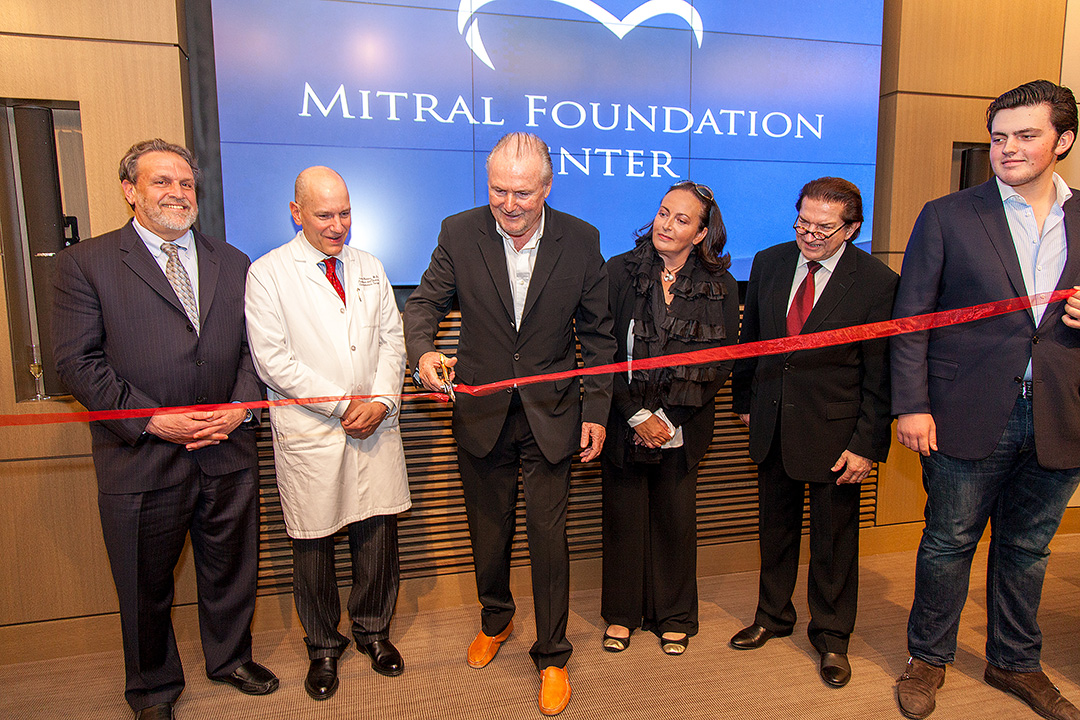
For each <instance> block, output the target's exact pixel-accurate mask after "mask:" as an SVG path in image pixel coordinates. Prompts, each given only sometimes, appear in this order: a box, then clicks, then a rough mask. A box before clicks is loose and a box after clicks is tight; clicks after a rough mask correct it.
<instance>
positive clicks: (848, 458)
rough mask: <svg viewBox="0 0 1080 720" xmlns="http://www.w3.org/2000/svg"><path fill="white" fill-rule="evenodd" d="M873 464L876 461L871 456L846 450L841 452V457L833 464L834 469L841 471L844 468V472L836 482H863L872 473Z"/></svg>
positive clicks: (844, 483)
mask: <svg viewBox="0 0 1080 720" xmlns="http://www.w3.org/2000/svg"><path fill="white" fill-rule="evenodd" d="M873 466H874V463H873V462H871V461H870V459H869V458H864V457H863V456H862V455H856V454H855V453H853V452H851V451H850V450H845V451H844V452H842V453H840V459H839V460H837V461H836V464H835V465H833V466H832V471H833V472H840V471H841V470H843V471H844V474H843V475H841V476H840V477H838V478H837V479H836V484H837V485H846V484H848V483H861V482H862V481H863V480H865V479H866V476H867V475H869V474H870V468H872V467H873Z"/></svg>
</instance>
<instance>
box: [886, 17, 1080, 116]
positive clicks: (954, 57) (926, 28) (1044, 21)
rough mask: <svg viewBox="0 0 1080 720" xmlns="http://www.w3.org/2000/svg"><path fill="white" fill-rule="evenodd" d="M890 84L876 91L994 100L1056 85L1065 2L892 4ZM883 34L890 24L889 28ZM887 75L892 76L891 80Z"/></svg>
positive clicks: (1059, 63)
mask: <svg viewBox="0 0 1080 720" xmlns="http://www.w3.org/2000/svg"><path fill="white" fill-rule="evenodd" d="M886 5H887V6H889V7H888V9H887V11H886V18H887V19H889V18H890V15H892V16H893V18H892V22H893V23H895V22H897V20H896V17H895V16H896V14H897V13H899V19H898V23H899V27H898V28H895V29H892V32H893V37H894V38H895V39H897V40H898V41H899V47H898V48H897V50H896V57H897V61H898V62H897V67H896V69H895V71H894V72H895V78H896V84H895V87H890V88H889V89H888V90H886V88H885V86H884V85H883V87H882V92H891V91H893V90H897V91H899V92H911V93H935V94H941V95H967V96H978V97H987V98H994V97H997V96H998V95H1000V94H1001V93H1002V92H1004V91H1005V90H1008V89H1009V88H1011V87H1015V86H1016V85H1020V84H1021V83H1025V82H1027V81H1029V80H1035V79H1037V78H1046V79H1049V80H1056V79H1057V78H1058V77H1059V74H1060V68H1061V43H1062V29H1063V26H1064V22H1065V5H1066V0H949V2H941V0H891V1H887V3H886ZM886 28H887V29H889V28H890V25H889V24H887V25H886ZM890 77H891V76H890Z"/></svg>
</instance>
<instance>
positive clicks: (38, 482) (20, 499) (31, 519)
mask: <svg viewBox="0 0 1080 720" xmlns="http://www.w3.org/2000/svg"><path fill="white" fill-rule="evenodd" d="M0 494H2V495H3V497H4V502H3V503H2V504H0V548H3V552H0V625H6V624H9V623H27V622H34V621H37V620H49V619H53V618H62V617H73V616H79V615H93V614H99V613H109V612H116V609H117V605H116V591H115V590H114V589H113V585H112V575H111V574H110V571H109V563H108V558H107V556H106V554H105V543H104V541H103V540H102V538H101V526H100V523H99V521H98V509H97V482H96V480H95V479H94V468H93V463H92V462H91V460H90V458H88V457H78V458H56V459H50V460H34V461H14V462H3V463H0Z"/></svg>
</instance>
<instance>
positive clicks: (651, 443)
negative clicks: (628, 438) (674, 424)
mask: <svg viewBox="0 0 1080 720" xmlns="http://www.w3.org/2000/svg"><path fill="white" fill-rule="evenodd" d="M634 432H635V433H637V436H638V437H639V438H640V439H641V442H642V444H644V445H646V446H648V447H651V448H658V447H660V446H661V445H663V444H664V443H666V442H667V441H668V440H670V439H671V438H672V437H674V436H673V435H672V433H671V431H670V430H669V429H668V426H667V423H665V422H664V421H663V420H661V419H660V418H659V417H657V416H656V413H653V414H652V415H650V416H649V419H648V420H646V421H645V422H643V423H640V424H638V425H635V426H634Z"/></svg>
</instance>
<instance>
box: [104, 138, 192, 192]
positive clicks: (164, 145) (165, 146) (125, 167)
mask: <svg viewBox="0 0 1080 720" xmlns="http://www.w3.org/2000/svg"><path fill="white" fill-rule="evenodd" d="M152 152H167V153H173V154H174V155H179V156H180V157H182V158H183V159H184V161H185V162H186V163H187V164H188V166H190V167H191V174H192V176H194V178H195V180H196V182H197V181H198V180H199V163H197V162H196V161H195V155H193V154H192V152H191V151H190V150H188V149H187V148H186V147H184V146H183V145H175V144H173V143H171V142H166V141H164V140H162V139H161V138H154V139H153V140H143V141H142V142H137V143H135V144H134V145H132V146H131V149H129V150H128V151H127V153H126V154H125V155H124V157H123V158H121V159H120V182H123V181H125V180H127V181H128V182H130V183H132V184H134V183H135V182H136V181H137V180H138V177H139V158H141V157H142V156H143V155H145V154H147V153H152Z"/></svg>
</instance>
